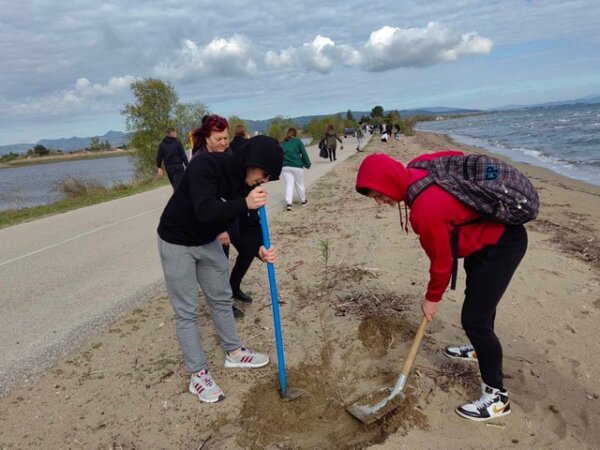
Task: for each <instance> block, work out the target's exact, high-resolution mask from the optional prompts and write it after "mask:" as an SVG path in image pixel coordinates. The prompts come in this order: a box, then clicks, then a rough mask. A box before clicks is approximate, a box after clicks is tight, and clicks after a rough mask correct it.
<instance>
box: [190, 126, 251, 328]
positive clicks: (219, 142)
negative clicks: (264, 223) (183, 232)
mask: <svg viewBox="0 0 600 450" xmlns="http://www.w3.org/2000/svg"><path fill="white" fill-rule="evenodd" d="M228 129H229V123H228V122H227V119H225V118H224V117H221V116H219V115H217V114H211V115H206V116H204V117H203V118H202V123H201V125H200V126H199V127H198V128H196V129H195V130H194V131H192V139H193V142H194V147H193V150H192V153H193V155H194V156H192V158H195V157H196V156H198V155H201V154H203V153H219V152H225V153H232V152H235V151H237V150H239V148H240V147H241V146H242V145H243V144H244V143H246V142H247V139H246V138H245V137H242V136H246V129H245V128H244V127H243V126H242V125H238V127H236V137H235V138H234V139H233V141H232V142H231V145H229V131H228ZM234 147H235V148H234ZM259 227H260V222H259V220H258V212H257V211H252V210H250V211H247V212H245V213H243V214H241V215H240V217H238V218H237V219H236V220H235V221H234V222H233V223H232V224H231V226H230V227H229V229H228V230H227V231H226V232H224V233H221V235H219V237H218V239H219V241H220V242H221V244H222V245H223V250H224V251H225V255H226V256H227V257H229V248H230V246H231V244H233V246H234V247H235V248H236V250H237V251H238V255H237V258H236V260H235V263H234V265H233V267H232V269H231V276H230V284H231V290H232V292H233V298H234V299H236V300H240V301H242V302H244V303H251V302H252V300H253V299H252V297H251V296H250V295H248V294H246V293H245V292H243V291H242V289H241V284H242V279H243V278H244V276H245V275H246V272H248V269H249V268H250V266H251V265H252V261H253V260H254V258H255V257H256V254H257V252H258V249H259V247H260V245H261V243H262V237H261V236H258V237H257V236H256V233H255V231H256V229H258V228H259ZM245 234H247V235H248V236H249V237H250V238H244V235H245ZM232 309H233V315H234V316H235V317H236V318H241V317H244V311H242V310H241V309H239V308H238V307H236V306H235V305H233V306H232Z"/></svg>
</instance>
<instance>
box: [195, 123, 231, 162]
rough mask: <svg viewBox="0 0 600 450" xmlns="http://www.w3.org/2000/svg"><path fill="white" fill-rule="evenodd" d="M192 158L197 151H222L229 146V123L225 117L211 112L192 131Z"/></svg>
mask: <svg viewBox="0 0 600 450" xmlns="http://www.w3.org/2000/svg"><path fill="white" fill-rule="evenodd" d="M192 142H193V143H194V147H193V148H192V158H193V157H195V156H196V155H198V154H199V153H200V154H201V153H212V152H224V151H225V150H227V148H228V147H229V124H228V123H227V119H226V118H225V117H221V116H218V115H216V114H211V115H208V116H204V117H203V118H202V123H201V124H200V126H199V127H198V128H196V129H195V130H194V131H192Z"/></svg>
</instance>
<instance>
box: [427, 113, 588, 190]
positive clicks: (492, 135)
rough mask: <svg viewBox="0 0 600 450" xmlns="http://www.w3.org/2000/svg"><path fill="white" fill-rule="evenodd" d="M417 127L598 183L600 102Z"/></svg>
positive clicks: (445, 121)
mask: <svg viewBox="0 0 600 450" xmlns="http://www.w3.org/2000/svg"><path fill="white" fill-rule="evenodd" d="M417 129H418V130H421V131H433V132H436V133H443V134H447V135H449V136H450V137H452V138H453V139H454V140H456V141H458V142H461V143H463V144H467V145H476V146H479V147H483V148H486V149H488V150H490V151H491V152H494V153H498V154H502V155H504V156H507V157H509V158H511V159H512V160H514V161H520V162H526V163H528V164H532V165H535V166H539V167H544V168H546V169H550V170H552V171H554V172H556V173H560V174H562V175H565V176H567V177H569V178H573V179H577V180H582V181H585V182H587V183H590V184H594V185H600V103H597V104H579V105H563V106H546V107H535V108H527V109H519V110H512V111H501V112H493V113H486V114H482V115H474V116H468V117H462V118H457V119H447V120H436V121H432V122H421V123H419V124H418V125H417Z"/></svg>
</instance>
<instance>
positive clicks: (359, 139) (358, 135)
mask: <svg viewBox="0 0 600 450" xmlns="http://www.w3.org/2000/svg"><path fill="white" fill-rule="evenodd" d="M364 137H365V135H364V133H363V129H362V124H359V125H358V127H356V151H357V152H362V151H363V150H361V148H360V147H361V144H362V140H363V138H364Z"/></svg>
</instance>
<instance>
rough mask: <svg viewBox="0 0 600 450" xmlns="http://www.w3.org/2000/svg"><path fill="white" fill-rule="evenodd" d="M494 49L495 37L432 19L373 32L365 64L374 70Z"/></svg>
mask: <svg viewBox="0 0 600 450" xmlns="http://www.w3.org/2000/svg"><path fill="white" fill-rule="evenodd" d="M491 49H492V41H491V40H489V39H487V38H482V37H480V36H479V35H478V34H477V33H475V32H471V33H464V34H458V33H454V32H452V31H451V30H449V29H448V28H446V27H445V26H443V25H441V24H439V23H437V22H429V23H428V24H427V26H426V27H425V28H407V29H402V28H392V27H388V26H385V27H383V28H380V29H379V30H377V31H374V32H372V33H371V36H370V37H369V40H368V41H367V43H366V44H365V46H364V47H363V49H362V55H363V62H362V66H363V67H364V68H365V69H367V70H369V71H372V72H379V71H383V70H390V69H395V68H398V67H424V66H430V65H433V64H437V63H440V62H445V61H454V60H456V59H458V58H460V57H461V56H466V55H474V54H485V53H489V52H490V51H491Z"/></svg>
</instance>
